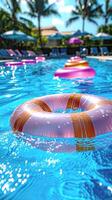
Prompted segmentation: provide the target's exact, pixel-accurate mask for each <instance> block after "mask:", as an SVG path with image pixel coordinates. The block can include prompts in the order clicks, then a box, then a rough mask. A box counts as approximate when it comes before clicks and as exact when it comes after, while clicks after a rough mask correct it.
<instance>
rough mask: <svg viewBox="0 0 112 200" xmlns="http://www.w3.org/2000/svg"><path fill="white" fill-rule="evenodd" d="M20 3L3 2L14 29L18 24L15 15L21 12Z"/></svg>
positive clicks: (12, 1)
mask: <svg viewBox="0 0 112 200" xmlns="http://www.w3.org/2000/svg"><path fill="white" fill-rule="evenodd" d="M20 1H21V0H5V3H6V6H7V8H8V12H9V14H10V16H11V19H12V23H13V28H14V29H16V28H17V22H18V19H17V14H18V13H20V12H21V9H20Z"/></svg>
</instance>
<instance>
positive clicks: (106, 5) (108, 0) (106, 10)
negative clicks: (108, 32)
mask: <svg viewBox="0 0 112 200" xmlns="http://www.w3.org/2000/svg"><path fill="white" fill-rule="evenodd" d="M109 2H110V0H106V1H105V26H106V25H108V9H109Z"/></svg>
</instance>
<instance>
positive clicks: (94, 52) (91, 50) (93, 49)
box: [90, 47, 99, 56]
mask: <svg viewBox="0 0 112 200" xmlns="http://www.w3.org/2000/svg"><path fill="white" fill-rule="evenodd" d="M90 54H91V55H93V56H97V55H99V52H98V48H97V47H91V48H90Z"/></svg>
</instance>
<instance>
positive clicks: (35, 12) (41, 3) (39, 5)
mask: <svg viewBox="0 0 112 200" xmlns="http://www.w3.org/2000/svg"><path fill="white" fill-rule="evenodd" d="M27 4H28V7H29V12H26V14H28V15H29V16H30V17H33V18H36V19H37V22H38V36H39V43H40V46H41V48H42V35H41V19H42V17H48V16H50V15H57V16H59V13H58V12H57V11H56V9H55V7H54V6H55V4H54V3H53V4H50V5H49V4H48V0H30V1H29V0H27Z"/></svg>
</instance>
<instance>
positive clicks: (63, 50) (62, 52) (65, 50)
mask: <svg viewBox="0 0 112 200" xmlns="http://www.w3.org/2000/svg"><path fill="white" fill-rule="evenodd" d="M60 55H61V56H66V55H67V48H61V49H60Z"/></svg>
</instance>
